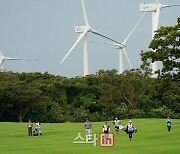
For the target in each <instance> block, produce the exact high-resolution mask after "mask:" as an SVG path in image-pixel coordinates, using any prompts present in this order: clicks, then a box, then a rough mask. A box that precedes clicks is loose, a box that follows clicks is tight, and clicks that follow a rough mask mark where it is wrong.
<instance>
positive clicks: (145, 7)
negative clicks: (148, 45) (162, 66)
mask: <svg viewBox="0 0 180 154" xmlns="http://www.w3.org/2000/svg"><path fill="white" fill-rule="evenodd" d="M172 6H180V5H163V4H161V3H160V2H159V0H155V3H151V4H140V11H141V12H152V39H153V37H154V35H155V31H156V30H157V29H158V22H159V14H160V11H161V9H163V8H166V7H172ZM153 51H154V50H153ZM154 52H156V51H154ZM157 70H158V64H157V62H154V63H152V71H153V77H157V75H156V74H154V73H155V71H157Z"/></svg>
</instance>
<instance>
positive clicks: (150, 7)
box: [140, 3, 171, 12]
mask: <svg viewBox="0 0 180 154" xmlns="http://www.w3.org/2000/svg"><path fill="white" fill-rule="evenodd" d="M165 7H171V5H162V4H161V3H158V4H155V3H154V4H140V11H141V12H156V11H157V9H160V10H161V9H162V8H165Z"/></svg>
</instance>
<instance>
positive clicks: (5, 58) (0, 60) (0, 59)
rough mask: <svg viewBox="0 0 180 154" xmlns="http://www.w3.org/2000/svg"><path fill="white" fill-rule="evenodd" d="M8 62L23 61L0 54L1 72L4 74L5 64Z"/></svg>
mask: <svg viewBox="0 0 180 154" xmlns="http://www.w3.org/2000/svg"><path fill="white" fill-rule="evenodd" d="M6 60H21V59H20V58H11V57H5V56H3V54H2V53H1V52H0V72H3V62H4V61H6Z"/></svg>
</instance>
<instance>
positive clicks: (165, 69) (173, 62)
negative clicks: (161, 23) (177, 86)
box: [141, 18, 180, 79]
mask: <svg viewBox="0 0 180 154" xmlns="http://www.w3.org/2000/svg"><path fill="white" fill-rule="evenodd" d="M149 48H151V49H153V50H155V52H153V51H145V52H144V51H142V52H141V56H142V57H141V59H142V61H143V64H142V65H141V67H142V68H143V69H145V68H147V67H149V66H150V64H151V63H153V62H155V61H159V62H162V69H160V70H159V71H157V72H156V73H159V75H161V76H163V77H165V78H173V79H178V78H179V77H180V72H179V70H180V60H179V58H180V18H178V20H177V25H175V26H167V27H160V29H158V30H157V31H156V34H155V36H154V38H153V40H152V41H151V43H150V45H149Z"/></svg>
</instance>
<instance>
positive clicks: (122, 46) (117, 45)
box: [96, 13, 145, 74]
mask: <svg viewBox="0 0 180 154" xmlns="http://www.w3.org/2000/svg"><path fill="white" fill-rule="evenodd" d="M144 15H145V13H144V14H143V15H142V16H141V18H140V19H139V20H138V22H137V23H136V24H135V26H134V27H133V29H132V30H131V31H130V33H129V34H128V35H127V37H126V38H125V40H124V41H123V43H106V42H100V43H104V44H109V45H113V46H114V48H116V49H119V74H122V73H123V72H124V67H123V53H124V55H125V57H126V59H127V61H128V63H129V66H130V68H131V69H132V65H131V62H130V60H129V57H128V55H127V51H126V49H125V47H126V45H125V44H126V42H127V40H128V39H129V37H130V35H131V34H132V33H133V32H134V30H135V29H136V27H137V26H138V24H139V23H140V21H141V20H142V18H143V17H144ZM96 42H97V41H96ZM98 43H99V42H98Z"/></svg>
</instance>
